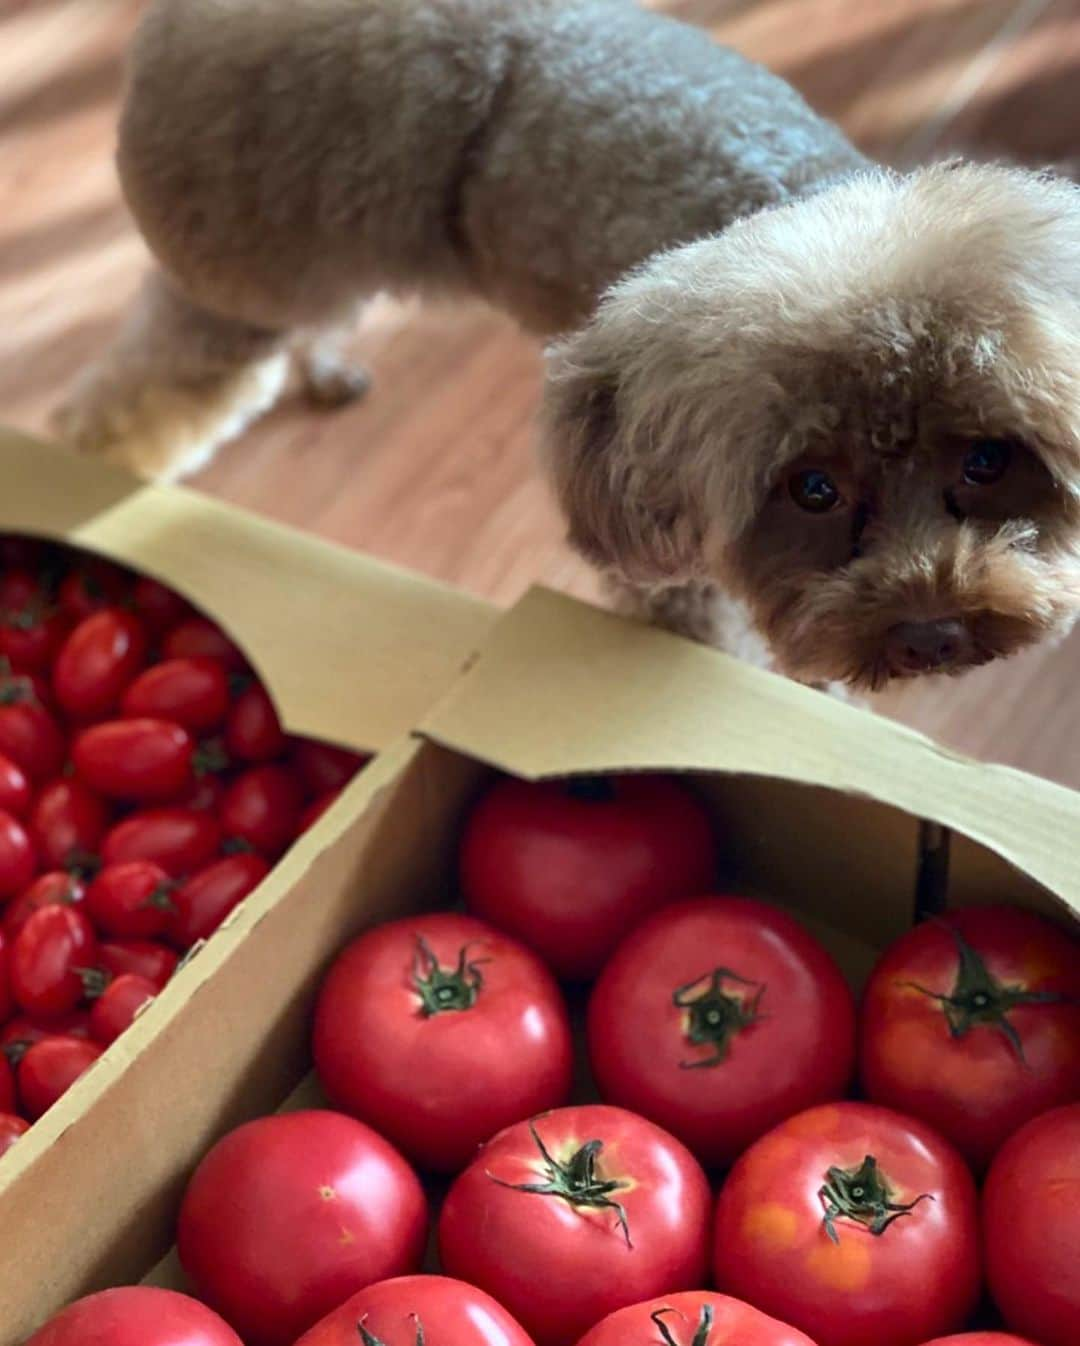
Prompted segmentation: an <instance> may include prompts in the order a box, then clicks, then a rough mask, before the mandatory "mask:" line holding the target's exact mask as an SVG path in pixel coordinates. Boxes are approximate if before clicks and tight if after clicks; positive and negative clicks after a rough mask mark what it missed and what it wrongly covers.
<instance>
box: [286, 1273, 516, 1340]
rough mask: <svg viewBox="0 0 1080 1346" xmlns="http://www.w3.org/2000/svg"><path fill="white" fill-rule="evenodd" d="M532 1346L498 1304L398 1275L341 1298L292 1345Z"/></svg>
mask: <svg viewBox="0 0 1080 1346" xmlns="http://www.w3.org/2000/svg"><path fill="white" fill-rule="evenodd" d="M428 1340H431V1341H432V1342H435V1341H437V1342H438V1346H533V1343H532V1342H531V1341H530V1339H529V1338H528V1337H527V1336H526V1335H525V1332H524V1330H523V1329H522V1328H521V1327H519V1326H518V1324H517V1323H515V1322H514V1320H513V1318H511V1317H510V1315H509V1314H508V1313H507V1312H506V1310H505V1309H504V1308H503V1307H502V1305H501V1304H496V1302H495V1301H494V1300H493V1299H492V1298H491V1296H490V1295H486V1294H484V1292H483V1290H478V1289H477V1288H476V1287H475V1286H474V1285H465V1284H463V1283H462V1282H461V1281H453V1280H450V1278H449V1277H447V1276H399V1277H397V1278H396V1279H395V1280H392V1281H382V1282H380V1283H379V1284H378V1285H372V1286H370V1287H369V1288H368V1289H367V1290H361V1291H360V1293H359V1294H356V1295H353V1297H352V1298H351V1299H347V1300H346V1301H345V1303H344V1304H342V1306H341V1307H340V1308H339V1309H335V1310H334V1312H333V1313H331V1314H329V1315H328V1316H327V1317H326V1318H324V1319H323V1320H322V1321H321V1322H319V1323H316V1324H315V1326H314V1327H313V1328H312V1329H311V1331H310V1332H305V1333H304V1335H303V1336H302V1337H301V1338H300V1340H299V1341H298V1342H297V1343H296V1346H373V1343H376V1344H377V1346H416V1344H417V1342H419V1343H420V1346H423V1344H424V1342H425V1341H428Z"/></svg>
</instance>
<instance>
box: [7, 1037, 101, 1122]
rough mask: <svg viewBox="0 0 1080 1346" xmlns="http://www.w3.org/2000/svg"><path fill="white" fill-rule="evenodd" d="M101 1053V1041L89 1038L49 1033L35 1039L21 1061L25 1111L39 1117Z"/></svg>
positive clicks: (20, 1096) (22, 1095)
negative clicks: (50, 1035) (92, 1040)
mask: <svg viewBox="0 0 1080 1346" xmlns="http://www.w3.org/2000/svg"><path fill="white" fill-rule="evenodd" d="M100 1055H101V1048H100V1047H99V1046H98V1044H97V1043H96V1042H88V1041H86V1039H85V1038H70V1037H48V1038H42V1040H41V1041H40V1042H35V1043H34V1045H33V1046H32V1047H31V1048H30V1049H29V1050H28V1051H27V1053H26V1055H25V1056H24V1057H23V1058H22V1060H21V1061H20V1062H19V1071H18V1077H17V1078H18V1086H19V1098H20V1099H21V1100H22V1105H23V1111H24V1112H25V1113H26V1114H27V1116H29V1117H31V1118H32V1119H33V1120H34V1121H37V1119H38V1118H39V1117H40V1116H41V1115H42V1114H43V1113H45V1112H48V1110H49V1109H50V1108H51V1107H52V1105H53V1104H54V1103H55V1102H56V1101H57V1099H59V1098H62V1097H63V1095H64V1094H66V1093H67V1091H68V1090H69V1089H70V1088H71V1086H72V1085H73V1084H74V1083H75V1081H76V1080H77V1079H79V1077H80V1076H82V1075H85V1074H86V1072H87V1071H88V1070H89V1069H90V1067H91V1066H92V1065H93V1064H94V1062H95V1061H96V1060H97V1059H98V1057H99V1056H100Z"/></svg>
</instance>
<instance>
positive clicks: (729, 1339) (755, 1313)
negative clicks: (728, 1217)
mask: <svg viewBox="0 0 1080 1346" xmlns="http://www.w3.org/2000/svg"><path fill="white" fill-rule="evenodd" d="M725 1344H727V1346H815V1344H814V1342H812V1341H811V1340H810V1338H809V1337H807V1336H804V1335H803V1333H802V1332H798V1331H796V1330H795V1328H793V1327H788V1326H787V1325H786V1324H785V1323H781V1322H778V1321H777V1320H776V1319H775V1318H770V1317H768V1315H766V1314H764V1313H761V1312H759V1310H757V1309H755V1308H752V1307H751V1306H750V1305H749V1304H744V1303H743V1302H742V1301H741V1300H739V1299H730V1298H729V1297H728V1296H727V1295H717V1294H713V1293H712V1292H711V1291H709V1290H691V1291H688V1292H684V1293H683V1294H679V1295H664V1296H661V1298H659V1299H649V1300H646V1301H645V1303H644V1304H634V1305H632V1306H631V1307H630V1308H628V1309H619V1310H617V1311H616V1312H615V1313H612V1314H610V1315H609V1316H608V1317H607V1318H605V1319H604V1320H603V1321H602V1322H600V1323H597V1325H596V1326H595V1327H594V1328H593V1329H592V1331H591V1332H586V1333H585V1335H584V1336H583V1337H582V1338H581V1340H580V1341H579V1342H578V1346H725Z"/></svg>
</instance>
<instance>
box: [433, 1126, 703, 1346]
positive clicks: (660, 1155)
mask: <svg viewBox="0 0 1080 1346" xmlns="http://www.w3.org/2000/svg"><path fill="white" fill-rule="evenodd" d="M709 1207H710V1193H709V1185H708V1183H707V1181H706V1179H705V1174H704V1173H703V1172H702V1170H701V1168H700V1166H699V1165H698V1163H697V1161H696V1160H695V1159H694V1158H693V1156H692V1155H691V1154H690V1152H689V1150H687V1149H685V1148H684V1147H683V1146H682V1145H681V1144H680V1143H679V1141H677V1140H676V1139H675V1138H674V1137H673V1136H669V1135H668V1134H667V1133H666V1132H664V1131H661V1130H660V1128H659V1127H658V1126H654V1125H653V1124H652V1122H647V1121H646V1120H645V1119H644V1118H643V1117H636V1116H634V1114H633V1113H629V1112H624V1111H623V1110H622V1109H621V1108H609V1107H603V1106H600V1105H592V1106H583V1107H574V1108H560V1109H559V1110H557V1111H556V1112H550V1113H548V1114H547V1115H546V1116H544V1117H540V1118H537V1119H536V1121H535V1122H531V1123H526V1122H519V1123H518V1124H517V1125H515V1126H511V1127H508V1128H507V1129H506V1130H505V1131H502V1132H500V1134H499V1135H497V1136H496V1137H495V1138H494V1140H492V1141H490V1142H489V1143H488V1144H487V1145H486V1146H485V1147H484V1149H483V1150H482V1151H481V1153H480V1154H479V1156H478V1157H477V1158H476V1159H475V1160H474V1161H473V1162H472V1164H471V1165H470V1166H469V1167H468V1168H467V1169H466V1170H465V1172H464V1173H463V1174H462V1175H461V1176H460V1177H459V1178H458V1179H457V1181H456V1182H455V1183H454V1185H453V1187H451V1189H450V1193H449V1195H448V1196H447V1198H446V1203H445V1205H444V1206H443V1210H442V1215H441V1218H440V1220H439V1255H440V1257H441V1259H442V1266H443V1269H444V1270H445V1271H446V1273H447V1275H450V1276H456V1277H458V1278H459V1279H461V1280H464V1281H468V1282H469V1283H470V1284H472V1285H478V1286H480V1288H481V1289H483V1290H486V1291H487V1292H488V1294H491V1295H494V1296H495V1298H496V1299H497V1300H498V1301H499V1303H500V1304H503V1305H504V1306H505V1307H506V1308H507V1309H509V1310H510V1312H511V1313H512V1314H513V1315H514V1317H515V1318H517V1319H518V1321H519V1322H520V1323H521V1324H522V1326H523V1327H524V1328H525V1329H526V1331H527V1332H529V1333H530V1335H531V1336H532V1337H534V1338H535V1340H536V1342H537V1346H571V1343H573V1342H575V1341H577V1339H578V1338H579V1337H580V1336H582V1335H583V1334H584V1333H585V1332H586V1331H587V1330H588V1329H589V1328H590V1327H591V1326H592V1325H593V1324H594V1323H596V1322H598V1321H599V1319H601V1318H603V1317H604V1316H605V1315H606V1314H608V1313H613V1312H614V1311H615V1310H616V1309H621V1308H624V1307H625V1306H627V1305H628V1304H635V1303H637V1302H638V1301H639V1300H641V1299H648V1298H651V1297H652V1296H655V1295H659V1294H668V1293H673V1292H674V1291H676V1290H687V1289H690V1288H691V1287H692V1286H694V1285H700V1284H701V1283H702V1282H703V1281H704V1279H705V1268H706V1261H707V1253H708V1221H709ZM555 1287H558V1289H557V1293H556V1292H555Z"/></svg>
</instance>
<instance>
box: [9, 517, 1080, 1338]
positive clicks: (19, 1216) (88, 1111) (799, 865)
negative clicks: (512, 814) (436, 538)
mask: <svg viewBox="0 0 1080 1346" xmlns="http://www.w3.org/2000/svg"><path fill="white" fill-rule="evenodd" d="M170 508H172V506H170ZM189 592H190V587H189ZM433 609H434V611H435V612H436V613H437V612H438V611H439V609H440V603H433ZM481 626H484V627H485V628H486V622H481V621H478V622H476V627H475V629H474V635H476V636H477V637H480V636H482V634H483V632H481V631H480V630H479V628H480V627H481ZM253 629H254V628H253ZM478 643H479V640H478ZM293 657H295V655H294V656H293ZM281 658H282V660H283V662H288V661H289V657H288V652H287V651H282V652H281ZM266 671H267V672H269V670H266ZM270 676H273V675H272V673H271V674H270ZM292 681H293V683H294V684H298V683H299V681H300V679H299V678H298V677H297V676H296V675H295V674H294V676H293V679H292ZM297 710H298V711H299V706H298V707H297ZM331 719H332V716H330V715H324V717H323V718H321V719H320V720H319V723H320V724H321V725H325V724H327V723H328V722H330V721H331ZM309 723H310V722H309ZM416 724H417V726H418V732H417V734H416V735H415V736H411V737H405V738H401V739H399V740H397V741H396V742H394V743H393V744H391V745H390V746H388V747H387V748H386V750H385V751H384V752H383V753H382V754H381V755H380V756H379V758H378V759H377V760H376V761H375V762H374V763H373V764H372V766H370V767H369V768H368V769H367V770H366V771H365V772H363V773H362V774H361V775H360V776H359V777H358V778H357V779H356V780H355V781H354V783H353V784H352V786H351V787H350V788H349V789H348V790H347V791H346V793H345V795H344V796H343V797H342V798H341V799H340V800H339V801H338V803H337V805H336V806H335V807H334V808H333V809H332V810H331V811H330V812H329V813H328V814H327V815H326V817H325V818H324V820H323V822H322V824H321V825H320V826H319V827H318V828H317V829H314V830H313V832H312V833H311V834H309V835H308V836H307V837H305V838H304V839H303V840H302V841H301V842H300V843H299V844H298V845H297V846H296V847H295V848H294V849H293V851H292V852H291V853H290V854H289V855H288V856H287V857H286V858H285V860H284V861H283V862H282V864H281V865H280V866H279V867H278V869H276V870H275V871H274V874H273V875H272V876H271V877H270V878H269V879H268V880H267V881H266V882H265V883H264V884H263V885H262V886H261V887H260V889H259V890H258V891H257V892H256V893H255V894H253V895H252V897H251V898H250V899H249V900H248V901H247V902H246V903H244V904H243V906H242V907H240V908H239V909H238V910H237V911H236V912H235V913H234V915H233V917H232V918H231V919H230V920H229V922H227V924H226V926H225V927H223V929H222V930H221V931H220V932H219V933H218V934H217V935H216V936H215V938H214V939H213V940H212V941H211V942H210V943H209V944H208V945H207V946H206V948H205V949H204V950H203V951H202V953H201V954H200V955H199V956H198V957H197V958H196V959H195V960H194V961H193V963H192V964H191V966H190V967H188V968H187V969H186V970H185V971H184V973H183V975H182V976H181V977H179V978H177V980H176V981H175V982H174V983H173V984H171V986H170V987H169V988H168V989H167V990H166V992H165V993H164V994H163V995H162V996H161V997H160V998H159V999H158V1000H157V1001H155V1002H154V1004H153V1005H152V1006H151V1007H150V1009H149V1010H148V1011H147V1012H146V1014H144V1015H143V1016H142V1017H141V1018H140V1020H139V1021H138V1023H137V1024H136V1025H135V1027H134V1028H133V1029H132V1030H131V1031H130V1032H129V1033H128V1034H127V1035H125V1037H123V1038H121V1039H120V1040H119V1042H118V1044H117V1047H116V1049H114V1051H113V1052H112V1053H111V1056H112V1057H113V1068H111V1069H109V1070H108V1071H104V1070H99V1069H98V1068H95V1070H94V1071H92V1072H90V1074H89V1075H87V1076H86V1077H85V1078H84V1079H83V1080H81V1081H80V1082H79V1083H78V1084H77V1085H76V1086H75V1087H74V1088H73V1089H72V1090H71V1092H70V1093H69V1094H68V1095H67V1096H66V1097H65V1099H64V1100H62V1102H61V1103H60V1104H59V1105H58V1106H57V1107H56V1108H55V1109H54V1110H53V1111H52V1112H51V1113H49V1114H47V1116H46V1118H45V1119H44V1120H43V1121H42V1122H41V1123H39V1124H38V1127H36V1128H35V1129H34V1131H32V1132H31V1134H30V1136H28V1137H27V1139H26V1140H25V1141H22V1142H20V1144H19V1146H17V1147H16V1149H15V1150H14V1151H12V1154H13V1155H19V1151H20V1150H22V1147H23V1146H24V1145H25V1146H26V1150H25V1151H23V1153H22V1155H20V1157H19V1159H18V1161H17V1162H12V1163H10V1164H9V1163H8V1161H5V1165H7V1166H8V1167H7V1172H6V1173H5V1172H4V1169H3V1167H0V1230H2V1231H3V1247H4V1256H3V1258H2V1259H0V1305H2V1313H0V1346H18V1343H20V1342H21V1341H22V1340H23V1339H24V1337H25V1335H26V1334H27V1333H28V1332H29V1331H30V1330H32V1328H33V1327H35V1326H36V1325H38V1324H39V1323H40V1322H41V1321H43V1320H44V1319H45V1318H47V1317H48V1316H49V1314H50V1313H51V1312H53V1311H54V1310H55V1309H56V1308H58V1307H59V1306H60V1305H61V1304H63V1303H65V1302H67V1301H68V1300H70V1299H71V1298H74V1297H75V1296H77V1295H79V1294H82V1293H87V1292H88V1291H90V1290H91V1289H95V1288H98V1287H100V1286H101V1285H103V1284H107V1283H114V1284H115V1283H121V1282H124V1281H130V1280H135V1279H139V1278H140V1277H141V1276H142V1275H143V1274H144V1273H145V1272H146V1271H147V1269H148V1268H150V1267H151V1266H152V1264H154V1263H155V1262H156V1261H157V1259H158V1257H159V1256H160V1255H161V1253H162V1252H164V1250H165V1248H166V1246H167V1244H168V1241H169V1239H170V1235H171V1230H172V1227H173V1221H174V1219H175V1212H176V1206H177V1203H178V1199H179V1195H180V1192H181V1190H182V1186H183V1182H184V1180H185V1178H186V1176H187V1174H188V1173H189V1172H190V1170H191V1168H192V1167H193V1166H194V1164H195V1163H197V1161H198V1159H199V1158H200V1157H201V1155H202V1154H203V1153H204V1152H205V1150H206V1148H207V1147H208V1145H209V1144H210V1143H211V1141H212V1140H213V1139H214V1138H215V1137H216V1136H218V1135H220V1134H221V1133H222V1132H224V1131H225V1130H226V1129H228V1128H229V1127H230V1126H232V1125H234V1124H236V1123H237V1122H239V1121H240V1120H241V1119H243V1118H247V1117H250V1116H253V1115H257V1114H259V1113H261V1112H266V1111H270V1110H273V1109H274V1108H275V1107H277V1106H279V1105H281V1104H283V1103H284V1102H285V1101H286V1100H287V1099H288V1098H289V1096H290V1094H292V1097H293V1101H294V1102H295V1101H296V1099H297V1097H305V1096H306V1095H304V1094H303V1093H301V1094H300V1095H296V1094H295V1093H293V1091H294V1090H295V1089H296V1088H297V1087H300V1088H301V1090H303V1089H305V1088H306V1087H307V1086H305V1085H304V1083H303V1081H304V1077H305V1074H306V1071H307V1068H308V1055H307V1032H308V1025H309V1016H310V1010H311V1005H312V1001H313V997H314V994H315V990H316V987H317V985H318V982H319V979H320V976H321V974H322V972H323V970H324V969H325V967H326V965H327V964H328V963H329V962H330V961H331V960H332V958H333V957H334V955H335V954H336V953H337V951H338V950H339V949H340V948H341V947H342V945H343V944H344V943H345V942H346V941H347V940H348V939H349V938H350V937H351V936H352V935H353V934H354V933H355V932H356V931H357V930H359V929H361V928H362V927H364V926H365V925H368V924H370V923H372V922H374V921H377V920H381V919H385V918H387V917H389V916H392V915H395V914H401V913H403V912H405V911H408V910H410V909H416V908H420V907H424V906H433V905H438V904H444V903H447V902H449V901H451V900H452V899H453V896H454V857H455V849H456V839H457V836H458V832H459V829H460V825H461V820H462V818H463V816H464V814H465V812H466V811H467V809H468V807H469V805H470V803H471V801H472V800H473V798H474V797H475V794H476V792H477V790H478V789H479V788H480V786H481V784H482V782H483V780H484V778H485V776H486V775H488V773H489V772H490V771H491V769H492V768H500V769H504V770H508V771H512V772H515V773H516V774H519V775H522V776H525V777H530V778H531V777H538V776H542V775H547V774H564V773H571V772H595V771H607V770H647V769H666V770H675V771H680V772H685V773H687V774H688V775H689V776H691V777H692V779H693V781H694V783H695V784H696V786H697V787H698V788H699V789H700V790H701V791H702V792H703V793H704V794H705V795H706V796H707V797H708V798H709V799H710V800H711V801H712V802H713V805H714V807H715V810H716V817H717V822H718V826H719V827H720V830H721V834H722V836H723V837H724V838H725V840H726V848H727V853H728V856H729V859H730V860H731V862H732V864H733V867H734V869H735V870H736V871H737V873H738V879H739V882H740V884H742V885H744V886H746V887H747V888H749V889H751V890H753V891H757V892H761V893H764V894H769V895H771V896H773V897H774V898H776V899H777V900H779V901H782V902H783V903H785V904H786V905H787V906H789V907H791V908H792V909H794V910H796V911H797V912H800V913H802V914H803V915H804V916H805V918H806V919H807V920H808V921H809V922H810V923H811V925H812V926H813V927H814V928H815V929H816V930H818V931H819V932H821V931H823V932H825V933H826V934H827V938H828V940H829V942H830V944H831V945H832V947H833V950H834V952H836V953H837V955H838V957H839V958H840V960H841V962H842V964H843V965H844V966H845V968H846V969H847V971H848V973H849V975H850V976H851V977H852V980H853V981H854V982H855V983H856V984H858V982H859V981H860V979H861V978H862V976H863V975H864V974H865V972H866V969H867V967H868V965H869V962H870V961H871V959H872V958H873V956H874V954H875V952H876V950H878V949H879V948H880V947H882V946H883V945H884V944H885V943H887V942H888V941H889V940H891V939H892V938H894V937H895V936H896V935H898V934H899V933H900V932H901V931H903V930H904V929H906V928H907V927H908V926H909V925H910V924H911V922H912V921H913V919H914V917H915V913H916V909H917V907H920V906H921V907H922V908H923V909H924V910H925V909H927V908H931V907H933V906H934V905H935V904H937V903H942V902H950V903H964V902H972V901H987V900H998V899H1000V900H1010V901H1017V902H1022V903H1025V904H1027V905H1031V906H1035V907H1038V908H1040V909H1043V910H1046V911H1049V912H1052V913H1055V914H1057V915H1059V916H1061V915H1062V914H1063V913H1065V912H1067V911H1071V912H1072V913H1073V914H1074V915H1075V914H1080V851H1078V848H1077V845H1076V840H1075V839H1076V838H1077V837H1078V836H1080V796H1078V795H1075V794H1073V793H1071V792H1069V791H1066V790H1063V789H1061V788H1060V787H1057V786H1054V785H1051V784H1049V783H1047V782H1043V781H1039V780H1035V779H1032V778H1030V777H1026V776H1024V775H1022V774H1021V773H1018V772H1015V771H1011V770H1008V769H1004V768H997V767H989V766H980V765H978V764H975V763H972V762H968V761H965V760H963V759H961V758H959V757H957V756H956V755H954V754H952V753H949V752H946V751H945V750H943V749H941V748H939V747H937V746H935V745H933V744H931V743H929V742H928V741H926V740H925V739H923V738H921V737H920V736H918V735H916V734H914V733H912V732H910V731H908V730H906V729H903V728H901V727H899V726H897V725H895V724H893V723H891V722H889V721H886V720H882V719H877V718H875V717H872V716H870V715H868V714H865V713H863V712H860V711H856V710H853V709H851V708H850V707H847V706H844V705H841V704H839V703H836V702H833V701H831V700H829V699H828V698H826V697H822V696H820V695H818V694H816V693H813V692H809V691H807V690H805V689H803V688H800V687H797V686H795V685H793V684H791V683H788V682H785V681H782V680H780V679H777V678H775V677H772V676H770V675H767V674H763V673H760V672H758V671H756V670H754V669H750V668H747V667H744V666H742V665H739V664H737V663H735V662H733V661H731V660H729V659H727V658H725V657H724V656H722V655H719V654H717V653H715V652H713V651H710V650H706V649H703V648H701V647H698V646H694V645H691V644H689V643H687V642H684V641H681V640H679V639H677V638H675V637H672V636H669V635H666V634H664V633H662V632H659V631H655V630H651V629H648V628H646V627H643V626H639V625H636V624H634V623H629V622H625V621H622V620H620V619H618V618H616V617H613V616H610V615H608V614H605V613H601V612H598V611H595V610H594V609H591V608H589V607H586V606H585V605H582V604H579V603H575V602H573V601H571V600H569V599H564V598H560V597H557V596H556V595H553V594H550V593H547V592H544V591H536V592H534V593H532V594H530V595H529V596H528V597H527V598H526V599H525V600H524V601H523V602H522V603H521V604H520V605H519V606H518V607H517V608H516V609H514V610H513V611H512V612H511V613H510V614H509V615H508V616H506V617H504V618H503V619H502V620H501V621H499V622H498V623H497V624H496V625H495V626H494V628H493V629H492V630H491V633H490V637H489V639H488V640H487V643H486V644H485V645H484V648H483V651H482V653H481V654H480V656H479V657H478V658H477V659H475V660H474V661H471V665H470V667H469V669H468V671H467V672H466V673H465V675H464V676H463V677H462V678H461V679H460V680H459V681H458V682H457V683H456V684H455V686H454V688H453V689H452V691H451V692H450V694H449V695H448V696H447V697H446V698H445V699H444V700H443V701H442V702H440V703H439V704H438V705H437V706H436V707H435V708H434V709H432V710H431V711H430V712H429V713H427V714H424V715H418V716H417V718H416ZM322 732H324V733H326V732H328V731H327V730H326V729H325V728H324V729H323V730H322ZM331 732H332V731H331ZM950 832H951V833H952V844H951V847H949V846H948V844H947V843H948V837H949V834H950ZM121 1067H122V1069H121ZM155 1275H156V1278H157V1280H158V1282H159V1283H162V1282H164V1283H175V1280H176V1268H175V1264H174V1263H171V1262H168V1261H167V1262H166V1263H165V1264H164V1265H163V1266H162V1267H159V1268H158V1270H157V1271H156V1273H155Z"/></svg>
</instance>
